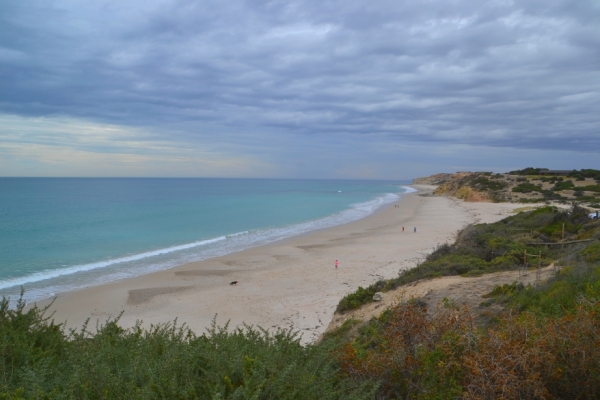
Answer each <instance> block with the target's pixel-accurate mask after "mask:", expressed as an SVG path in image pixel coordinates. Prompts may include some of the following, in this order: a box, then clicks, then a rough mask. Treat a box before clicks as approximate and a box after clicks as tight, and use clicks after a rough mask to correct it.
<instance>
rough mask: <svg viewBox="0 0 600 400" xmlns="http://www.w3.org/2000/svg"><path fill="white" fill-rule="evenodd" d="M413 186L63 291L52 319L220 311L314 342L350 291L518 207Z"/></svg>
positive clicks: (190, 319)
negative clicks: (327, 222) (241, 242)
mask: <svg viewBox="0 0 600 400" xmlns="http://www.w3.org/2000/svg"><path fill="white" fill-rule="evenodd" d="M413 186H414V187H415V188H416V189H418V190H419V191H418V192H417V193H412V194H407V195H404V196H403V197H402V199H401V200H400V201H398V202H397V203H396V204H394V205H391V206H388V207H386V208H384V209H382V210H380V211H378V212H377V213H375V214H373V215H371V216H369V217H367V218H364V219H361V220H359V221H355V222H352V223H349V224H345V225H341V226H337V227H334V228H330V229H326V230H321V231H316V232H311V233H309V234H306V235H303V236H298V237H294V238H290V239H286V240H283V241H279V242H275V243H271V244H268V245H264V246H260V247H255V248H251V249H247V250H244V251H241V252H237V253H233V254H229V255H226V256H223V257H218V258H212V259H208V260H204V261H200V262H195V263H189V264H185V265H181V266H178V267H175V268H172V269H169V270H165V271H160V272H156V273H152V274H148V275H143V276H140V277H137V278H132V279H126V280H121V281H117V282H113V283H109V284H105V285H101V286H95V287H89V288H85V289H82V290H78V291H73V292H67V293H62V294H59V295H58V296H57V297H56V299H55V302H54V304H53V306H52V308H51V310H52V311H54V312H55V314H54V317H53V318H54V319H55V320H56V321H57V322H64V321H66V326H67V327H69V328H77V327H80V326H81V325H82V324H83V322H84V321H85V320H86V319H88V318H90V326H94V325H95V324H96V322H98V321H99V322H104V321H106V319H107V318H112V317H115V316H117V315H118V314H119V313H121V311H123V312H124V313H123V316H122V317H121V320H120V324H121V325H122V326H125V327H129V326H133V325H134V324H135V323H136V321H138V320H141V321H143V325H144V326H146V327H148V326H150V324H156V323H164V322H169V321H173V320H174V319H175V318H177V320H178V323H179V324H182V323H185V324H186V325H187V326H189V327H190V328H191V329H193V330H194V331H195V332H196V333H198V334H201V333H202V332H204V330H205V329H206V328H207V327H209V326H210V324H211V321H212V320H213V319H214V318H215V315H216V316H217V324H218V325H224V324H225V323H226V322H227V321H230V327H236V326H242V324H243V323H246V324H250V325H259V326H261V327H263V328H267V329H270V328H291V329H293V330H295V331H300V332H301V333H302V341H303V342H304V343H308V342H312V341H314V340H316V339H317V338H318V337H319V336H320V334H321V333H322V332H323V331H324V330H325V329H326V328H327V326H328V324H329V322H330V321H331V319H332V316H333V313H334V311H335V308H336V306H337V304H338V302H339V300H340V299H341V298H342V297H343V296H344V295H345V294H347V293H349V292H352V291H354V290H356V288H357V287H358V286H368V285H369V284H371V283H373V282H375V281H376V280H378V279H380V278H391V277H394V276H396V275H397V274H398V272H399V271H400V270H403V269H407V268H412V267H413V266H415V265H416V264H417V263H418V261H419V260H421V259H423V258H424V257H425V255H426V254H428V253H429V252H431V251H432V250H433V249H434V248H435V247H436V246H437V245H438V244H441V243H445V242H452V241H454V238H455V236H456V233H457V232H458V231H459V230H460V229H461V228H463V227H464V226H465V225H467V224H470V223H476V222H494V221H497V220H499V219H502V218H504V217H506V216H507V215H509V214H510V212H511V211H512V210H513V209H515V208H518V207H519V205H518V204H508V203H465V202H462V201H458V200H456V199H451V198H447V197H432V196H427V193H428V192H430V191H431V190H432V188H433V187H430V186H425V185H413ZM403 227H404V231H403V229H402V228H403ZM413 227H416V228H417V232H416V233H415V232H413ZM335 260H338V261H339V267H338V268H337V269H335V267H334V263H335ZM232 281H238V284H237V285H233V286H232V285H230V282H232ZM48 302H49V300H47V301H43V302H39V303H38V306H44V305H45V304H47V303H48Z"/></svg>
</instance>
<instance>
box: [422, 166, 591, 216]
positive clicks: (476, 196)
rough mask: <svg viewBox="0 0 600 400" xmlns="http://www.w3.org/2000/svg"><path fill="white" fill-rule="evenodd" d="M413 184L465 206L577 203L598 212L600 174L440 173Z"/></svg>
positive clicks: (536, 171)
mask: <svg viewBox="0 0 600 400" xmlns="http://www.w3.org/2000/svg"><path fill="white" fill-rule="evenodd" d="M413 183H414V184H426V185H435V186H437V188H436V189H435V191H434V194H435V195H438V196H449V197H454V198H458V199H462V200H464V201H468V202H518V203H539V202H547V201H558V202H572V201H577V202H578V203H580V204H583V205H587V206H588V207H590V208H593V209H597V208H600V171H597V170H591V169H583V170H579V171H578V170H560V171H559V170H549V169H544V168H526V169H523V170H517V171H510V172H507V173H492V172H456V173H453V174H450V173H440V174H435V175H431V176H428V177H421V178H416V179H414V180H413Z"/></svg>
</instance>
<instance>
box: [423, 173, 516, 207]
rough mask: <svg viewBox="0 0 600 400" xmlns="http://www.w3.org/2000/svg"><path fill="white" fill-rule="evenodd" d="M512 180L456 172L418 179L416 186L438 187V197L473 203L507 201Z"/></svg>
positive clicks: (436, 193) (492, 175)
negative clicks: (507, 191) (448, 197)
mask: <svg viewBox="0 0 600 400" xmlns="http://www.w3.org/2000/svg"><path fill="white" fill-rule="evenodd" d="M509 181H510V178H507V177H506V176H504V175H502V174H496V175H494V174H492V173H490V172H466V171H465V172H456V173H454V174H445V173H442V174H435V175H431V176H428V177H423V178H416V179H414V180H413V183H415V184H422V185H436V186H437V188H436V189H435V191H434V194H435V195H438V196H450V197H456V198H458V199H462V200H464V201H472V202H491V201H505V199H506V192H505V189H506V188H507V187H508V186H509Z"/></svg>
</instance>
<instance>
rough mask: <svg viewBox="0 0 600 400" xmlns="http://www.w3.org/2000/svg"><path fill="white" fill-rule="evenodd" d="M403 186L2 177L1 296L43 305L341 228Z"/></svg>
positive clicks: (395, 194)
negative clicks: (69, 293)
mask: <svg viewBox="0 0 600 400" xmlns="http://www.w3.org/2000/svg"><path fill="white" fill-rule="evenodd" d="M405 184H408V182H401V181H400V182H399V181H394V182H385V181H348V180H274V179H273V180H272V179H115V178H110V179H88V178H73V179H71V178H57V179H54V178H0V295H8V296H11V298H12V299H13V300H14V299H15V298H16V297H17V295H18V293H19V291H20V288H21V286H23V287H24V288H25V291H26V294H25V297H26V299H27V300H28V301H31V300H38V299H41V298H45V297H48V296H52V295H53V294H55V293H58V292H61V291H66V290H71V289H75V288H80V287H84V286H88V285H95V284H99V283H103V282H107V281H112V280H116V279H121V278H126V277H132V276H136V275H141V274H144V273H148V272H152V271H157V270H161V269H166V268H169V267H172V266H175V265H179V264H183V263H186V262H190V261H197V260H203V259H206V258H210V257H215V256H220V255H224V254H227V253H231V252H234V251H239V250H242V249H245V248H248V247H253V246H258V245H261V244H264V243H269V242H273V241H275V240H278V239H282V238H286V237H290V236H294V235H298V234H302V233H306V232H309V231H312V230H315V229H322V228H327V227H331V226H335V225H340V224H344V223H347V222H350V221H354V220H357V219H360V218H363V217H366V216H367V215H369V214H372V213H373V212H374V211H376V210H377V209H378V208H380V207H382V206H384V205H386V204H389V203H391V202H393V201H395V200H397V199H398V198H399V196H400V195H401V194H402V193H404V192H406V190H407V188H405V187H403V186H402V185H405Z"/></svg>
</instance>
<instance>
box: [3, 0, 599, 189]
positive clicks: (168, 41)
mask: <svg viewBox="0 0 600 400" xmlns="http://www.w3.org/2000/svg"><path fill="white" fill-rule="evenodd" d="M599 160H600V1H598V0H591V1H586V0H577V1H573V0H571V1H557V0H522V1H514V2H513V1H503V0H498V1H472V0H469V1H467V0H439V1H438V0H431V1H427V0H423V1H379V0H368V1H366V0H352V1H347V0H319V1H313V0H306V1H295V0H285V1H252V0H248V1H240V0H219V1H217V0H196V1H187V0H182V1H175V0H172V1H169V0H162V1H158V0H115V1H106V0H95V1H81V0H63V1H54V0H28V1H24V0H2V1H1V2H0V176H200V177H203V176H206V177H302V178H382V179H388V178H389V179H408V178H413V177H416V176H421V175H428V174H432V173H436V172H452V171H458V170H486V171H495V172H502V171H507V170H510V169H514V168H523V167H527V166H543V167H549V168H600V162H599Z"/></svg>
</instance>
